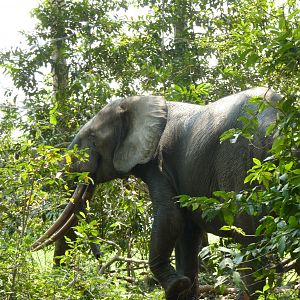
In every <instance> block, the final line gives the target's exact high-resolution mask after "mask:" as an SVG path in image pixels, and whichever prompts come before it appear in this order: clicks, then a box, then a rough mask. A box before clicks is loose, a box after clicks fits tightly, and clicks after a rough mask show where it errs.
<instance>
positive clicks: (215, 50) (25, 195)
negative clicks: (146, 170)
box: [0, 0, 300, 299]
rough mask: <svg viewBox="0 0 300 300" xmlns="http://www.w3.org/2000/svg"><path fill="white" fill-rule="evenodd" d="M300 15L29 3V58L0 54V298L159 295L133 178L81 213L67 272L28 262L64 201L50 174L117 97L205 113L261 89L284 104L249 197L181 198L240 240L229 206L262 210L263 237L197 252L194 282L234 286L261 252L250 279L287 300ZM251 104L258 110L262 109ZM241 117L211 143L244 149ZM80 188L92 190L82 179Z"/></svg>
mask: <svg viewBox="0 0 300 300" xmlns="http://www.w3.org/2000/svg"><path fill="white" fill-rule="evenodd" d="M299 5H300V4H299V1H297V0H286V1H280V3H279V1H271V0H260V1H257V0H252V1H248V0H245V1H237V0H214V1H210V0H205V1H201V2H200V1H191V0H189V1H188V0H160V1H150V0H143V1H141V0H135V1H133V0H132V1H123V0H111V1H106V0H102V1H99V0H77V1H75V0H43V1H40V4H39V6H38V8H36V9H35V10H34V11H33V15H34V16H35V17H36V18H37V26H36V30H35V31H34V32H31V33H27V34H26V40H27V45H28V47H25V48H20V47H17V48H15V49H11V50H7V51H3V52H2V53H0V66H1V67H2V69H3V70H4V71H5V72H6V73H7V74H8V75H9V76H10V77H11V78H12V80H13V82H14V85H15V87H16V88H17V89H15V90H12V91H6V95H5V97H4V98H3V99H1V102H0V103H1V104H0V121H1V123H0V294H1V297H3V299H24V298H29V299H121V298H122V299H142V298H147V299H160V298H161V297H162V295H163V293H162V292H161V290H159V289H152V288H153V286H154V283H153V282H152V281H151V280H150V279H149V274H148V269H147V266H146V264H145V261H146V260H147V253H148V240H149V232H150V226H151V205H150V203H149V199H148V195H147V190H146V187H145V186H144V185H143V184H142V183H141V182H137V181H136V180H135V179H134V178H129V179H128V180H127V181H121V180H119V181H115V182H112V183H108V184H105V185H102V186H101V187H100V188H99V189H98V191H97V194H96V195H95V197H94V200H93V203H90V205H91V209H90V213H91V215H92V219H93V221H92V222H91V223H87V222H86V220H85V215H82V216H81V219H82V220H81V223H80V225H79V226H78V227H77V228H76V231H77V232H78V239H77V240H76V241H75V242H74V243H73V247H72V251H70V253H69V255H67V257H66V258H64V260H67V261H68V262H70V263H71V264H72V266H73V268H72V271H70V269H68V268H61V269H52V266H51V259H52V254H51V251H52V248H51V247H49V248H48V249H46V250H45V251H40V252H38V253H31V252H30V251H28V246H29V245H30V243H31V242H32V241H33V240H34V238H35V237H36V236H37V235H39V234H40V233H42V231H43V230H44V228H45V227H47V226H48V225H49V224H50V223H51V222H52V221H53V220H54V219H55V218H56V217H57V215H58V214H59V212H60V208H61V207H62V206H63V205H64V203H65V202H66V201H67V199H68V198H69V197H70V194H71V187H70V186H69V185H68V182H69V181H70V178H61V177H59V176H56V174H57V172H58V170H59V162H60V161H61V159H62V157H65V159H66V160H67V161H68V160H69V159H70V154H69V153H68V152H66V151H64V149H63V147H64V146H65V143H66V142H69V141H70V140H71V138H72V136H73V135H74V133H75V132H76V131H77V130H78V128H79V127H80V125H82V124H83V123H84V122H85V121H86V120H87V119H89V118H90V117H91V116H92V115H93V114H94V113H96V112H97V111H98V110H99V109H100V108H101V107H102V106H103V105H105V103H106V102H107V101H108V100H110V99H113V98H115V97H120V96H127V95H132V94H142V93H143V94H145V93H146V94H147V93H149V94H150V93H154V94H160V95H164V96H165V97H166V98H167V99H169V100H174V101H188V102H192V103H198V104H206V103H208V102H210V101H214V100H216V99H218V98H220V97H223V96H225V95H228V94H230V93H233V92H236V91H240V90H243V89H245V88H249V87H253V86H257V85H266V86H270V87H272V88H273V89H274V90H276V91H278V92H280V93H281V94H282V95H283V99H282V101H281V102H280V103H279V104H278V107H277V109H278V113H279V118H278V120H277V123H276V124H273V125H272V126H271V127H270V128H269V130H268V131H269V132H268V133H269V134H270V135H273V134H275V136H276V139H275V141H274V144H273V147H272V151H271V152H270V157H269V158H268V159H267V160H266V161H263V162H261V161H259V160H257V159H254V161H253V168H252V169H251V170H249V175H248V176H247V178H246V179H245V182H246V183H251V186H252V188H251V189H250V188H249V189H248V190H245V191H241V193H240V194H238V195H236V194H234V193H224V192H222V191H218V192H217V193H216V195H215V196H216V198H210V199H207V198H206V199H204V198H201V199H199V198H197V199H190V198H189V197H185V198H184V199H181V201H182V202H183V205H192V207H194V208H198V207H199V206H201V208H202V209H203V212H204V214H205V215H206V216H207V217H211V216H212V214H216V213H217V214H220V215H221V216H223V217H224V219H225V221H226V223H227V224H228V226H227V227H226V228H224V230H226V229H227V230H240V229H238V228H233V227H232V220H233V216H234V215H235V214H236V213H238V209H237V207H240V209H244V210H246V211H247V212H248V213H249V214H253V215H257V214H258V213H259V212H261V211H264V212H265V213H266V216H265V217H264V218H263V219H262V220H261V223H260V226H259V227H258V228H257V234H258V235H259V234H261V233H264V234H265V238H264V239H263V240H262V241H261V242H260V244H257V245H250V246H249V247H248V248H247V249H241V248H240V246H239V245H233V244H230V241H224V240H222V241H220V242H219V244H216V243H215V242H214V243H212V244H211V245H210V247H209V248H206V249H204V250H203V251H202V252H201V256H202V258H203V259H204V260H205V262H206V258H207V257H208V256H210V257H211V260H210V261H209V262H206V268H207V270H206V271H207V272H208V275H209V276H205V278H203V277H200V279H201V283H209V284H212V285H215V286H217V287H220V289H221V291H222V290H224V287H225V286H226V285H227V286H228V285H235V286H237V287H240V286H241V285H242V281H241V279H242V278H240V277H239V275H238V273H237V272H236V271H237V270H238V269H239V268H240V267H241V265H240V264H241V263H242V262H243V261H245V260H249V259H254V258H258V259H261V257H262V256H263V255H266V256H268V257H270V265H268V267H267V268H266V267H264V269H262V270H258V272H257V278H258V280H259V278H262V277H264V276H266V277H267V278H268V281H267V282H268V284H267V285H266V286H265V288H264V291H262V297H264V295H268V299H277V298H278V297H282V299H286V298H285V297H292V298H293V297H294V298H296V291H295V284H296V277H295V273H293V272H289V273H286V275H285V276H283V279H282V278H281V279H280V278H279V277H278V276H277V275H275V269H276V266H277V264H278V261H279V260H289V263H291V262H294V260H295V259H296V258H298V259H299V253H300V244H299V238H300V221H299V220H300V197H299V195H300V191H299V186H300V170H299V156H300V155H299V146H300V145H299V144H300V136H299V127H300V125H299V105H300V101H299V96H300V76H299V74H300V73H299V68H300V44H299V41H300V28H299V22H300V10H299V9H298V8H297V7H299ZM253 101H256V102H257V103H258V107H259V109H260V110H261V109H264V105H262V104H261V102H260V99H254V100H253ZM248 113H249V118H248V119H244V120H241V121H243V123H244V125H245V126H244V129H243V130H242V131H237V130H234V129H233V130H231V131H230V132H227V133H225V134H224V135H223V137H222V138H223V139H232V140H233V141H234V140H236V139H237V138H239V136H241V135H243V136H245V137H246V138H248V139H249V140H250V141H252V136H253V133H254V132H255V128H256V127H255V126H256V119H255V118H256V112H255V111H253V112H251V111H249V112H248ZM83 156H84V155H83ZM70 176H71V175H70ZM78 180H83V181H85V180H89V179H88V174H82V175H81V176H80V178H79V179H78ZM220 198H223V199H224V200H225V201H224V202H220V201H219V200H218V199H220ZM199 200H200V201H199ZM236 204H239V206H237V205H236ZM91 236H93V237H94V238H93V241H95V242H97V243H99V244H100V246H101V251H102V252H103V257H102V258H101V261H100V262H97V261H95V260H94V259H93V258H92V255H91V253H90V246H89V242H90V237H91ZM276 253H277V254H278V255H275V254H276ZM207 278H209V279H207ZM280 280H283V282H280ZM280 285H288V286H289V287H290V288H291V289H290V294H289V295H281V296H280V295H279V294H278V293H279V292H278V290H276V289H275V288H276V287H278V286H280ZM274 291H275V292H276V296H274ZM272 295H273V296H272ZM276 297H277V298H276Z"/></svg>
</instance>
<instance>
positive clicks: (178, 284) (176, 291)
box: [166, 276, 196, 300]
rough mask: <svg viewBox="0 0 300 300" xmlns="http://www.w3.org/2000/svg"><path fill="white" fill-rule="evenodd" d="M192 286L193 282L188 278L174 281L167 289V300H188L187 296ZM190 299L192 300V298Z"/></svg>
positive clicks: (184, 277) (183, 277)
mask: <svg viewBox="0 0 300 300" xmlns="http://www.w3.org/2000/svg"><path fill="white" fill-rule="evenodd" d="M191 286H192V283H191V280H190V279H189V278H188V277H186V276H182V277H178V278H175V279H173V280H172V282H171V283H170V284H169V285H168V288H167V289H166V300H180V299H181V300H184V299H187V298H186V297H185V294H186V293H187V292H188V290H189V289H190V288H191ZM188 299H189V300H192V298H190V297H189V298H188ZM195 299H196V298H195Z"/></svg>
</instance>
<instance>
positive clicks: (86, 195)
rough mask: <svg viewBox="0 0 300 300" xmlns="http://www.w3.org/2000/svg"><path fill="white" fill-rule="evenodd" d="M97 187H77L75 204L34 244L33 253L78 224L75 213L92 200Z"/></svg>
mask: <svg viewBox="0 0 300 300" xmlns="http://www.w3.org/2000/svg"><path fill="white" fill-rule="evenodd" d="M94 191H95V186H94V185H92V184H90V185H88V186H87V187H86V186H84V185H80V186H77V188H76V190H75V192H74V193H73V198H74V201H73V202H69V204H68V205H67V207H66V208H65V209H64V211H63V212H62V214H61V215H60V216H59V217H58V219H57V220H56V221H55V223H54V224H53V225H52V226H51V227H50V228H49V229H48V230H47V232H46V233H45V234H44V235H43V236H42V237H40V238H39V239H38V240H37V241H36V242H34V243H33V244H32V245H31V246H30V249H31V251H37V250H40V249H42V248H44V247H46V246H48V245H50V244H52V243H54V242H55V241H57V240H58V239H59V238H60V237H62V236H63V235H64V234H65V233H66V232H67V231H68V230H69V229H70V228H71V227H72V226H73V225H75V223H76V216H75V213H76V212H78V211H80V207H81V206H80V203H83V205H85V202H86V201H87V200H90V199H91V198H92V196H93V194H94Z"/></svg>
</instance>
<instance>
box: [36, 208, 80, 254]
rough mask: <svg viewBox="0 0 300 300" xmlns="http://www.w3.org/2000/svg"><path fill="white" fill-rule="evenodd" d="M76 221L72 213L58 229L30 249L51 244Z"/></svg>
mask: <svg viewBox="0 0 300 300" xmlns="http://www.w3.org/2000/svg"><path fill="white" fill-rule="evenodd" d="M75 222H76V217H75V215H74V214H72V215H71V217H70V218H69V219H68V221H67V222H66V223H65V224H64V225H63V226H62V227H61V228H60V229H59V230H57V231H56V232H55V233H54V234H53V235H52V236H51V237H50V238H48V239H45V240H44V241H43V242H41V243H39V245H37V246H36V247H35V248H32V246H31V248H32V249H31V250H32V251H38V250H41V249H43V248H44V247H46V246H48V245H51V244H52V243H54V242H55V241H57V240H58V239H59V238H60V237H61V236H62V235H64V234H65V233H66V232H67V231H68V230H69V229H70V228H71V227H72V226H73V225H74V224H75Z"/></svg>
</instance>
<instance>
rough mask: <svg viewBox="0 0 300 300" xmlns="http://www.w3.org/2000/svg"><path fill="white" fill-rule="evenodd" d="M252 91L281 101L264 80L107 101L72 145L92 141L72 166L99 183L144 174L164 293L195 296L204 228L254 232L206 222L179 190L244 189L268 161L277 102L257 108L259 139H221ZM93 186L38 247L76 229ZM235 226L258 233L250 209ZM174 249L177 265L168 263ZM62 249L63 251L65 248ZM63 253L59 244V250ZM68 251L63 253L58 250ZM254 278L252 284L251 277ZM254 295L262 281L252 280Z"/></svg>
mask: <svg viewBox="0 0 300 300" xmlns="http://www.w3.org/2000/svg"><path fill="white" fill-rule="evenodd" d="M252 97H261V98H263V101H269V102H272V103H275V102H277V101H278V100H279V99H280V98H281V97H280V95H278V94H276V93H275V92H273V91H272V90H271V89H268V88H264V87H259V88H253V89H249V90H246V91H243V92H240V93H238V94H234V95H231V96H227V97H225V98H222V99H220V100H218V101H216V102H213V103H211V104H208V105H205V106H200V105H194V104H188V103H180V102H168V101H166V100H165V99H164V98H163V97H160V96H134V97H129V98H124V99H119V100H115V101H112V102H110V103H109V104H107V105H106V106H105V107H104V108H103V109H102V110H101V111H100V112H99V113H98V114H97V115H95V116H94V117H93V118H92V119H91V120H90V121H89V122H87V123H86V124H85V125H84V126H83V127H82V128H81V129H80V131H79V132H78V134H77V135H76V136H75V138H74V140H73V142H72V144H71V145H70V148H73V147H74V145H77V147H78V148H86V149H87V152H88V154H89V159H88V160H87V161H85V162H82V161H75V162H74V163H73V164H72V167H71V169H72V171H76V172H83V171H84V172H89V174H90V176H91V177H92V178H93V180H94V183H95V184H99V183H103V182H106V181H109V180H112V179H115V178H122V177H126V176H128V175H130V174H132V175H135V176H136V177H138V178H140V179H142V180H143V181H144V182H145V183H146V185H147V186H148V189H149V194H150V197H151V201H152V204H153V211H154V215H153V225H152V233H151V240H150V253H149V266H150V270H151V271H152V273H153V275H154V276H155V278H156V279H157V280H158V281H159V283H160V284H161V285H162V287H163V288H164V290H165V295H166V299H168V300H175V299H186V300H192V299H197V296H198V295H197V293H198V279H197V278H198V252H199V243H200V237H201V235H202V233H203V231H205V232H211V233H213V234H216V235H219V236H227V235H230V236H232V237H233V238H235V239H236V240H237V241H238V242H240V243H243V244H244V245H247V244H248V243H249V242H251V241H249V239H248V238H245V237H244V236H242V235H239V234H238V233H232V232H230V231H226V232H225V231H221V230H220V228H221V227H222V226H223V225H224V224H223V222H222V220H221V219H215V220H212V221H207V220H206V219H203V218H202V214H201V211H199V210H195V211H193V210H191V209H189V208H183V207H181V206H180V204H179V203H178V197H177V196H178V195H189V196H207V197H211V196H212V193H213V192H214V191H221V190H224V191H235V192H240V191H241V190H242V189H243V188H244V178H245V176H246V175H247V170H248V169H249V168H251V166H252V158H253V157H256V158H258V159H260V160H263V159H264V158H265V157H266V156H267V152H268V149H270V146H271V143H272V140H271V138H269V137H268V138H267V137H266V134H265V132H266V129H267V127H268V126H269V124H270V123H271V122H273V121H274V120H275V119H276V110H275V109H274V108H272V105H271V106H270V107H269V108H267V109H265V110H263V111H262V112H260V113H258V114H257V120H258V123H259V125H258V129H257V132H256V136H255V138H254V142H255V146H254V145H253V144H250V143H249V141H248V140H247V139H245V138H243V137H239V138H238V139H237V141H236V142H235V143H231V142H230V141H229V140H226V141H224V142H222V143H221V142H220V136H221V134H222V133H223V132H225V131H226V130H228V129H230V128H240V127H241V126H242V125H241V121H239V120H238V118H239V117H240V116H246V115H247V114H246V112H245V111H244V108H245V107H246V106H248V105H253V104H249V102H248V100H249V99H251V98H252ZM93 190H94V186H92V185H91V184H90V185H88V186H84V185H79V186H78V187H77V188H76V190H75V192H74V195H73V198H74V201H73V202H70V203H69V204H68V205H67V206H66V208H65V210H64V211H63V213H62V214H61V215H60V217H59V218H58V219H57V220H56V222H55V223H54V224H53V226H52V227H51V228H50V229H49V230H48V231H47V232H46V234H44V235H43V236H42V237H41V238H39V239H38V240H37V241H36V242H35V243H34V244H33V245H32V249H35V250H36V249H40V248H42V247H44V246H45V245H46V244H49V243H51V242H53V241H55V240H57V239H59V242H58V243H59V244H60V247H59V248H57V249H62V248H63V247H61V244H62V243H64V239H63V238H62V236H63V235H64V234H65V233H66V232H67V231H68V230H69V229H70V227H71V226H72V224H73V220H74V211H76V209H78V206H79V204H80V203H82V201H83V200H84V199H90V198H91V197H92V194H93ZM235 226H238V227H241V228H243V230H244V231H245V232H246V234H249V235H251V234H254V232H255V228H256V223H255V220H254V219H253V218H252V217H251V216H247V215H242V216H240V215H238V216H237V217H236V220H235ZM174 249H175V257H176V269H175V268H174V267H173V266H172V265H171V263H170V257H171V254H172V251H173V250H174ZM60 251H61V250H60ZM56 252H59V251H56ZM56 254H60V255H61V254H63V253H56ZM248 281H249V282H250V284H249V282H248ZM246 284H248V292H249V295H252V297H253V298H255V295H253V294H252V293H254V292H255V290H256V289H257V286H256V284H255V281H254V283H253V280H252V284H251V280H250V279H248V280H247V282H246Z"/></svg>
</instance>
